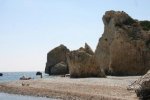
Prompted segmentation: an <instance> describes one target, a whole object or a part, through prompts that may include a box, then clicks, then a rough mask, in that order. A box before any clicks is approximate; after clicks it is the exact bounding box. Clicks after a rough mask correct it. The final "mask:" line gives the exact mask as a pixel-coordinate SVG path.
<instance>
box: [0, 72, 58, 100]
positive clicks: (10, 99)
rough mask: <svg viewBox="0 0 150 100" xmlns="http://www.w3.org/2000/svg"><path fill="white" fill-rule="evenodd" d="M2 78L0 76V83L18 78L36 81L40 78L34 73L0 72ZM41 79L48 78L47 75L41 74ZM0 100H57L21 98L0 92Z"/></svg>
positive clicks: (50, 99)
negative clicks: (23, 77) (28, 78)
mask: <svg viewBox="0 0 150 100" xmlns="http://www.w3.org/2000/svg"><path fill="white" fill-rule="evenodd" d="M0 73H3V76H0V83H4V82H11V81H15V80H19V79H20V77H22V76H25V77H31V78H33V79H38V78H40V76H36V72H0ZM42 75H43V78H50V77H49V75H47V74H45V73H44V72H42ZM0 100H58V99H53V98H46V97H34V96H23V95H15V94H8V93H2V92H0Z"/></svg>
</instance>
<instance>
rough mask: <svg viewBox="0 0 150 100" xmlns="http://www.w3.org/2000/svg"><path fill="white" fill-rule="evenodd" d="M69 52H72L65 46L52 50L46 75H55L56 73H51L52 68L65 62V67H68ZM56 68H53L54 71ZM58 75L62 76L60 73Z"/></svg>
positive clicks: (48, 56)
mask: <svg viewBox="0 0 150 100" xmlns="http://www.w3.org/2000/svg"><path fill="white" fill-rule="evenodd" d="M69 52H70V51H69V49H67V47H66V46H64V45H60V46H58V47H56V48H54V49H53V50H51V51H50V52H49V53H48V54H47V63H46V68H45V73H47V74H50V75H51V74H54V73H51V69H52V67H54V66H55V65H56V64H58V63H60V62H64V63H65V65H67V58H66V54H67V53H69ZM55 68H56V66H55V67H54V68H53V71H54V69H55ZM57 69H58V66H57ZM60 69H61V70H62V67H60ZM53 71H52V72H53ZM64 72H66V69H64ZM61 73H62V72H61ZM57 74H60V73H57Z"/></svg>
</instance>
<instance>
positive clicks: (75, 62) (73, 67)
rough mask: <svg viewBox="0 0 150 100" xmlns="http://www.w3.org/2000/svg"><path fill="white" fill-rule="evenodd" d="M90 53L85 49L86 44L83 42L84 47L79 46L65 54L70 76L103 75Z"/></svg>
mask: <svg viewBox="0 0 150 100" xmlns="http://www.w3.org/2000/svg"><path fill="white" fill-rule="evenodd" d="M88 48H90V47H88ZM90 51H91V50H90ZM92 54H93V53H91V52H88V51H87V45H86V44H85V48H83V47H81V48H80V49H78V50H74V51H71V52H70V53H69V54H68V55H67V62H68V66H69V73H70V77H72V78H81V77H105V73H104V71H102V70H101V68H100V67H99V66H98V64H97V62H96V59H95V58H94V56H93V55H92Z"/></svg>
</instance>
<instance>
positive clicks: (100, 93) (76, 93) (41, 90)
mask: <svg viewBox="0 0 150 100" xmlns="http://www.w3.org/2000/svg"><path fill="white" fill-rule="evenodd" d="M138 78H139V76H130V77H114V76H108V77H107V78H79V79H71V78H68V77H53V78H46V79H35V80H19V81H13V82H7V83H1V84H0V91H1V92H6V93H13V94H21V95H32V96H41V97H50V98H59V99H63V100H138V98H137V97H136V94H135V92H134V91H128V90H127V86H128V85H129V84H131V83H132V82H134V81H135V80H137V79H138Z"/></svg>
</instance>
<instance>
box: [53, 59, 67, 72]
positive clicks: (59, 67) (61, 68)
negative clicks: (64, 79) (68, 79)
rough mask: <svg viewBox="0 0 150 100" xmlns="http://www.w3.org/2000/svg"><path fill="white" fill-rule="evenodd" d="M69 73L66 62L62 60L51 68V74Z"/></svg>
mask: <svg viewBox="0 0 150 100" xmlns="http://www.w3.org/2000/svg"><path fill="white" fill-rule="evenodd" d="M67 73H68V66H67V64H66V63H64V62H60V63H58V64H56V65H55V66H54V67H52V68H51V75H65V74H67Z"/></svg>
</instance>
